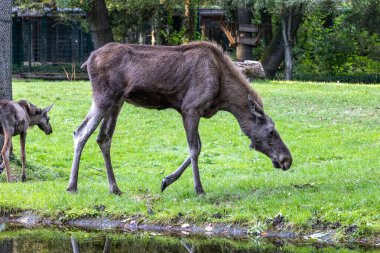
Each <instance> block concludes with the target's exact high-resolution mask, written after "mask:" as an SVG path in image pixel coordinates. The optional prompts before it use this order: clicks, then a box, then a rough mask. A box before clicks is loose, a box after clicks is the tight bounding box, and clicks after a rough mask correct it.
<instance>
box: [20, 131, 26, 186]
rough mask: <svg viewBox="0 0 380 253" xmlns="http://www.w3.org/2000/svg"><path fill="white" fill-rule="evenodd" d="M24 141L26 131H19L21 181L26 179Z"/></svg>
mask: <svg viewBox="0 0 380 253" xmlns="http://www.w3.org/2000/svg"><path fill="white" fill-rule="evenodd" d="M25 141H26V133H20V149H21V163H22V177H21V180H22V181H23V182H25V181H26V172H25V167H26V162H25Z"/></svg>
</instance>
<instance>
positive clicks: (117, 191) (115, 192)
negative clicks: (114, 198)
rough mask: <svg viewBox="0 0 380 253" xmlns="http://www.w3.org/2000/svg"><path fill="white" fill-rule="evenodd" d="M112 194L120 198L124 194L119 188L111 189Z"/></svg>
mask: <svg viewBox="0 0 380 253" xmlns="http://www.w3.org/2000/svg"><path fill="white" fill-rule="evenodd" d="M110 192H111V193H113V194H115V195H119V196H120V195H121V194H123V193H122V192H121V191H120V189H119V188H118V187H117V186H114V187H111V188H110Z"/></svg>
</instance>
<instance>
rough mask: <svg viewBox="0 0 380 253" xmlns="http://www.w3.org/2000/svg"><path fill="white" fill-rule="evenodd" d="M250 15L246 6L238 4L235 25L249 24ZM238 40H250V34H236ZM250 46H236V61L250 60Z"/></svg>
mask: <svg viewBox="0 0 380 253" xmlns="http://www.w3.org/2000/svg"><path fill="white" fill-rule="evenodd" d="M251 18H252V13H251V11H250V9H249V8H247V6H244V5H243V4H240V5H239V7H238V11H237V21H238V22H237V23H238V27H239V24H251ZM238 36H239V37H240V38H251V37H252V34H251V33H248V32H238ZM252 57H253V55H252V46H250V45H244V44H240V43H239V44H238V46H237V49H236V59H237V60H238V61H244V60H252Z"/></svg>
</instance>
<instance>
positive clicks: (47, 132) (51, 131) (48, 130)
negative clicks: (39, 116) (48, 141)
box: [44, 128, 53, 135]
mask: <svg viewBox="0 0 380 253" xmlns="http://www.w3.org/2000/svg"><path fill="white" fill-rule="evenodd" d="M44 132H45V134H46V135H49V134H52V133H53V129H51V128H49V129H46V130H45V131H44Z"/></svg>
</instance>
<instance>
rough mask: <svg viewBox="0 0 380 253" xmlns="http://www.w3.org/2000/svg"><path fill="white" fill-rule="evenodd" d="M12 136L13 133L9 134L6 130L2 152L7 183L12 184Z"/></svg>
mask: <svg viewBox="0 0 380 253" xmlns="http://www.w3.org/2000/svg"><path fill="white" fill-rule="evenodd" d="M11 136H12V133H9V132H8V131H5V130H4V145H3V148H2V150H1V155H2V157H3V162H4V167H5V171H6V173H7V181H8V182H11V181H12V177H11V167H10V164H9V151H10V149H11Z"/></svg>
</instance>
